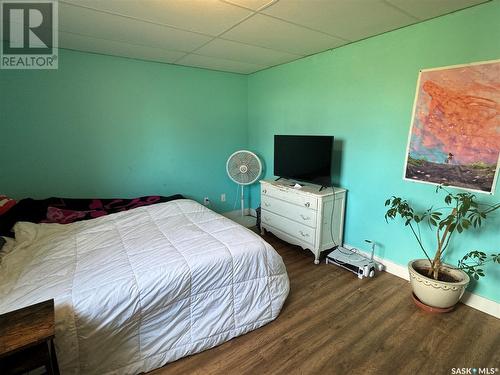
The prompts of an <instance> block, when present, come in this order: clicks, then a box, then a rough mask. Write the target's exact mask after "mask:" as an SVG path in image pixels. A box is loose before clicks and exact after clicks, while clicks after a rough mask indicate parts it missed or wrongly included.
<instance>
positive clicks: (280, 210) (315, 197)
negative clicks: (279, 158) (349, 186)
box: [260, 179, 346, 264]
mask: <svg viewBox="0 0 500 375" xmlns="http://www.w3.org/2000/svg"><path fill="white" fill-rule="evenodd" d="M293 185H295V184H294V183H293V182H291V181H289V180H285V179H280V180H279V181H273V180H263V181H260V199H261V209H262V211H261V232H262V234H265V231H266V230H267V231H269V232H272V233H273V234H275V235H276V236H277V237H279V238H281V239H282V240H284V241H286V242H289V243H291V244H294V245H299V246H301V247H302V248H304V249H309V250H311V251H312V252H313V253H314V263H316V264H318V263H319V255H320V253H321V252H322V251H323V250H327V249H331V248H332V247H334V246H336V245H342V244H343V231H344V210H345V196H346V190H345V189H341V188H335V191H333V189H332V188H326V189H323V190H321V191H319V189H320V187H319V186H318V185H311V184H307V185H304V186H303V187H302V188H300V189H296V188H294V187H293ZM332 210H333V212H332Z"/></svg>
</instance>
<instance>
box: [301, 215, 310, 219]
mask: <svg viewBox="0 0 500 375" xmlns="http://www.w3.org/2000/svg"><path fill="white" fill-rule="evenodd" d="M300 217H301V218H302V220H311V217H310V216H304V215H302V214H300Z"/></svg>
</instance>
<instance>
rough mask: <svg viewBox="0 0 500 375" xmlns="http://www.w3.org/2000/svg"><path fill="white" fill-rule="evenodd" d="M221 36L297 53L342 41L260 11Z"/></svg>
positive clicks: (329, 46) (306, 53)
mask: <svg viewBox="0 0 500 375" xmlns="http://www.w3.org/2000/svg"><path fill="white" fill-rule="evenodd" d="M221 37H222V38H223V39H229V40H233V41H236V42H243V43H247V44H252V45H257V46H261V47H266V48H270V49H274V50H277V51H286V52H289V53H293V54H297V55H310V54H312V53H316V52H320V51H324V50H327V49H329V48H333V47H338V46H340V45H342V44H344V43H345V42H344V41H342V40H340V39H337V38H334V37H332V36H329V35H325V34H323V33H318V32H316V31H312V30H309V29H306V28H303V27H299V26H296V25H293V24H291V23H288V22H283V21H280V20H277V19H275V18H272V17H267V16H264V15H261V14H256V15H255V16H253V17H251V18H249V19H248V20H246V21H245V22H243V23H241V24H239V25H238V26H236V27H235V28H234V29H232V30H229V31H228V32H227V33H225V34H223V35H222V36H221Z"/></svg>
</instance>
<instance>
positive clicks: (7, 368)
mask: <svg viewBox="0 0 500 375" xmlns="http://www.w3.org/2000/svg"><path fill="white" fill-rule="evenodd" d="M54 336H55V331H54V300H53V299H51V300H49V301H45V302H41V303H37V304H36V305H32V306H28V307H24V308H22V309H19V310H15V311H11V312H8V313H6V314H3V315H0V374H9V375H10V374H12V375H13V374H22V373H25V372H27V371H31V370H34V369H36V368H39V367H45V371H46V372H47V373H48V374H55V375H58V374H59V366H58V365H57V358H56V351H55V349H54Z"/></svg>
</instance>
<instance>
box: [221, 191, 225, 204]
mask: <svg viewBox="0 0 500 375" xmlns="http://www.w3.org/2000/svg"><path fill="white" fill-rule="evenodd" d="M220 201H221V202H225V201H226V193H222V194H221V195H220Z"/></svg>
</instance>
